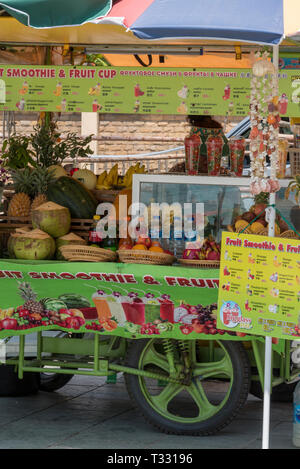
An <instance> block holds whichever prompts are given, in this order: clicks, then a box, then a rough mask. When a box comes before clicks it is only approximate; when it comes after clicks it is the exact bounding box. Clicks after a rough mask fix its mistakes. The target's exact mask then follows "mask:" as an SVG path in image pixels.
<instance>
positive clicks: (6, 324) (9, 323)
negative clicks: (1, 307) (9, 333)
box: [0, 318, 18, 329]
mask: <svg viewBox="0 0 300 469" xmlns="http://www.w3.org/2000/svg"><path fill="white" fill-rule="evenodd" d="M0 325H1V327H2V329H17V326H18V322H17V320H16V319H13V318H6V319H2V321H0Z"/></svg>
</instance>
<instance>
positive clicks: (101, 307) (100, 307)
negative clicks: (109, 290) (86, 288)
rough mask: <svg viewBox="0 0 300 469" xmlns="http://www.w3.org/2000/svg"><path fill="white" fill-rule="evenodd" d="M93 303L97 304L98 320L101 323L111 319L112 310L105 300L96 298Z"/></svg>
mask: <svg viewBox="0 0 300 469" xmlns="http://www.w3.org/2000/svg"><path fill="white" fill-rule="evenodd" d="M93 302H94V303H95V306H96V309H97V314H98V319H99V321H100V322H101V321H106V320H107V319H111V317H112V315H111V310H110V307H109V304H108V302H107V301H106V300H105V299H102V298H97V297H94V298H93Z"/></svg>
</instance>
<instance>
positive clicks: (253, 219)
mask: <svg viewBox="0 0 300 469" xmlns="http://www.w3.org/2000/svg"><path fill="white" fill-rule="evenodd" d="M266 208H267V204H264V203H260V204H255V205H253V206H252V207H251V208H250V210H249V211H248V212H244V213H243V214H242V215H239V216H237V217H236V218H235V220H234V222H233V225H232V226H229V227H228V229H229V230H230V231H235V232H238V233H240V232H245V233H251V234H256V235H267V234H268V222H267V221H266V220H265V217H266ZM288 230H289V227H288V224H287V223H286V222H285V221H284V220H283V219H282V218H281V216H280V215H279V214H277V215H276V222H275V236H281V235H282V234H284V232H286V231H288Z"/></svg>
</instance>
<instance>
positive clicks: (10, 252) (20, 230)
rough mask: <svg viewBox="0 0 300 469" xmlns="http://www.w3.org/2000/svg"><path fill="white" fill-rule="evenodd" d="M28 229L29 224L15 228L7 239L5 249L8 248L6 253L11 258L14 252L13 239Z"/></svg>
mask: <svg viewBox="0 0 300 469" xmlns="http://www.w3.org/2000/svg"><path fill="white" fill-rule="evenodd" d="M29 231H30V228H29V226H28V227H27V226H26V227H25V226H24V228H16V230H15V232H14V233H12V234H11V235H10V237H9V239H8V241H7V250H8V255H9V257H10V258H11V259H15V258H16V256H15V253H14V245H15V240H16V239H17V238H18V237H20V236H22V234H24V233H28V232H29Z"/></svg>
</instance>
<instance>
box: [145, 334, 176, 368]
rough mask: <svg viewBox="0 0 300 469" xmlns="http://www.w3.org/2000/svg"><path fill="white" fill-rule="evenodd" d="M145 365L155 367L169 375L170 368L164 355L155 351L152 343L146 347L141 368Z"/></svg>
mask: <svg viewBox="0 0 300 469" xmlns="http://www.w3.org/2000/svg"><path fill="white" fill-rule="evenodd" d="M147 365H155V366H157V367H158V368H161V369H162V370H163V371H165V372H166V373H167V374H169V371H170V367H169V363H168V360H167V358H166V357H165V356H164V355H162V354H161V353H159V352H158V351H157V350H156V349H155V347H154V342H153V343H152V344H151V345H150V346H149V347H148V349H147V351H146V353H145V355H144V357H143V367H145V366H147Z"/></svg>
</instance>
